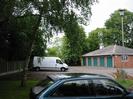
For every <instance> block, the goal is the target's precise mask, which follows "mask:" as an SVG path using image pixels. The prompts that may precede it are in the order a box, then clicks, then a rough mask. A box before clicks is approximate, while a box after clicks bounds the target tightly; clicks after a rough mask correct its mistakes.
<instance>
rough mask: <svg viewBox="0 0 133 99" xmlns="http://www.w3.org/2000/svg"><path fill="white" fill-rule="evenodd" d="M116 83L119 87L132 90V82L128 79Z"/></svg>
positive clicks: (118, 80)
mask: <svg viewBox="0 0 133 99" xmlns="http://www.w3.org/2000/svg"><path fill="white" fill-rule="evenodd" d="M116 81H117V82H118V83H120V84H121V85H123V86H124V87H125V88H127V89H130V88H133V80H130V79H126V80H122V79H117V80H116Z"/></svg>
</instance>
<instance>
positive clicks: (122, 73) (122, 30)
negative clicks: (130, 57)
mask: <svg viewBox="0 0 133 99" xmlns="http://www.w3.org/2000/svg"><path fill="white" fill-rule="evenodd" d="M124 12H125V10H124V9H120V10H119V13H120V16H121V32H122V47H123V49H124V46H125V45H124V28H123V17H124ZM124 59H125V55H124V51H123V52H122V68H121V78H122V79H125V75H126V73H125V71H124V70H123V66H124Z"/></svg>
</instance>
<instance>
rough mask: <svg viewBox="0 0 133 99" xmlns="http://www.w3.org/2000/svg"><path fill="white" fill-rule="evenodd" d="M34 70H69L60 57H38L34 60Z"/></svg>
mask: <svg viewBox="0 0 133 99" xmlns="http://www.w3.org/2000/svg"><path fill="white" fill-rule="evenodd" d="M33 69H35V70H36V71H39V70H61V71H66V70H68V65H67V64H66V63H63V62H62V61H61V59H60V58H59V57H37V56H35V57H34V59H33Z"/></svg>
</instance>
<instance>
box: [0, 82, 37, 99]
mask: <svg viewBox="0 0 133 99" xmlns="http://www.w3.org/2000/svg"><path fill="white" fill-rule="evenodd" d="M37 82H38V81H35V80H29V81H27V86H26V87H20V81H0V99H29V91H30V88H31V87H32V86H34V85H35V84H36V83H37Z"/></svg>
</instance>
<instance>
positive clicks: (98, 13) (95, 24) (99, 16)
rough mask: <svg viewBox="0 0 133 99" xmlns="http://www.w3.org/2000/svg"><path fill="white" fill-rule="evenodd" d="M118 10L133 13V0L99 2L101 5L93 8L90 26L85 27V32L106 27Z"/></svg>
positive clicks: (104, 0)
mask: <svg viewBox="0 0 133 99" xmlns="http://www.w3.org/2000/svg"><path fill="white" fill-rule="evenodd" d="M118 9H127V10H129V11H131V12H133V0H99V3H97V4H95V5H93V6H92V16H91V19H90V22H89V23H90V24H89V25H88V26H85V31H86V32H87V33H88V32H90V31H92V30H95V29H96V28H102V27H104V23H105V21H106V20H107V19H109V18H110V15H111V14H112V13H114V11H115V10H118Z"/></svg>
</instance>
